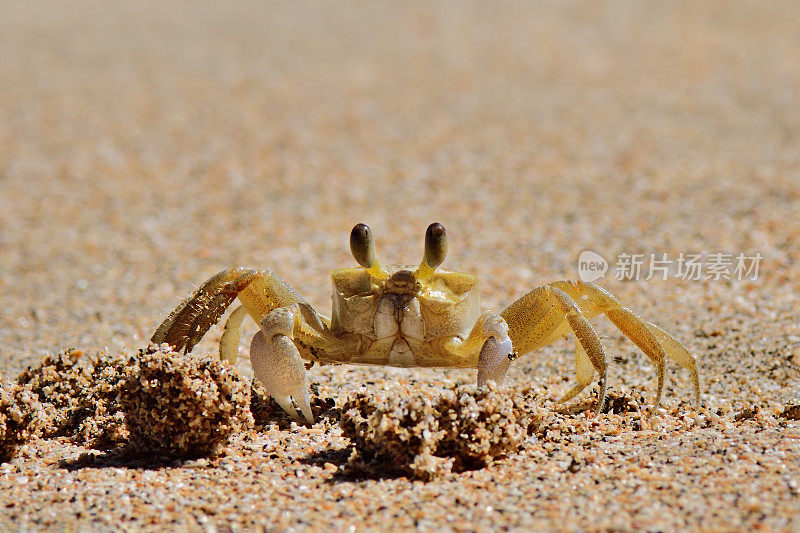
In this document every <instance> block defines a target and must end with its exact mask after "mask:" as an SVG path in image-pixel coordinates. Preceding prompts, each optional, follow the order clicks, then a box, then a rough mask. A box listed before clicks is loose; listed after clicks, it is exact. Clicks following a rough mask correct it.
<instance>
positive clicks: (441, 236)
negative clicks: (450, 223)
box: [414, 222, 447, 280]
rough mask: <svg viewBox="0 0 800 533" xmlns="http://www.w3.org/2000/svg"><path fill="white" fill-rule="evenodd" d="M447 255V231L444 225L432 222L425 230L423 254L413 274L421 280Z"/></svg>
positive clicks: (427, 276)
mask: <svg viewBox="0 0 800 533" xmlns="http://www.w3.org/2000/svg"><path fill="white" fill-rule="evenodd" d="M446 256H447V232H445V230H444V226H442V225H441V224H439V223H438V222H434V223H433V224H431V225H430V226H428V230H427V231H426V232H425V255H424V256H423V258H422V262H421V263H420V265H419V268H418V269H417V271H416V272H415V273H414V275H415V276H416V277H417V278H418V279H421V280H425V279H428V278H430V277H431V276H432V275H433V273H434V271H435V270H436V267H438V266H439V265H441V264H442V263H443V262H444V258H445V257H446Z"/></svg>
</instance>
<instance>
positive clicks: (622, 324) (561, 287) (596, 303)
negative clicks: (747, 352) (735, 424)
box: [501, 281, 700, 412]
mask: <svg viewBox="0 0 800 533" xmlns="http://www.w3.org/2000/svg"><path fill="white" fill-rule="evenodd" d="M541 291H549V292H551V293H555V294H558V293H561V294H564V295H566V296H568V297H569V298H570V299H571V301H572V302H573V303H574V304H576V305H577V306H578V308H579V310H580V312H581V314H582V315H584V317H585V318H586V319H592V318H594V317H596V316H598V315H600V314H605V315H606V316H608V318H609V320H611V322H612V323H613V324H614V325H615V326H617V327H618V328H619V329H620V331H622V333H624V334H625V336H627V337H628V338H630V339H631V340H632V341H633V342H634V344H636V345H637V346H638V347H639V348H640V349H641V350H642V351H643V352H644V353H645V354H646V355H647V356H648V357H649V358H650V359H651V360H652V361H653V362H654V363H655V365H656V368H657V372H658V385H657V391H656V400H655V403H654V406H653V411H652V412H655V410H656V409H657V408H658V405H659V403H660V402H661V395H662V391H663V384H664V360H665V358H666V357H670V358H671V359H673V360H675V361H676V362H677V363H678V364H680V365H681V366H682V367H684V368H686V369H688V370H689V372H690V373H691V375H692V381H693V384H694V390H695V398H696V401H697V402H698V404H699V401H700V381H699V378H698V375H697V366H696V363H695V359H694V357H693V356H692V354H691V353H690V352H689V350H688V349H686V347H685V346H683V344H681V343H680V342H679V341H678V340H677V339H675V338H674V337H672V336H671V335H670V334H668V333H667V332H665V331H664V330H663V329H661V328H660V327H658V326H656V325H655V324H651V323H649V322H647V321H645V320H644V319H642V318H641V317H639V316H638V315H636V314H635V313H633V312H632V311H631V310H630V309H628V308H626V307H623V306H622V305H621V304H620V303H619V301H618V300H617V299H616V298H614V297H613V296H612V295H611V294H609V293H608V292H607V291H605V290H603V289H602V288H600V287H598V286H597V285H595V284H593V283H583V282H580V281H556V282H552V283H548V284H547V285H545V286H543V287H540V288H538V289H535V290H533V291H531V292H530V293H528V294H526V295H525V296H523V297H522V298H520V299H519V300H517V301H516V302H514V303H513V304H511V305H510V306H509V307H508V308H507V309H506V310H505V311H503V312H502V313H501V316H503V318H505V319H506V321H507V322H508V323H509V327H510V336H511V340H512V342H513V343H514V347H515V349H517V350H518V352H519V353H521V354H522V353H527V352H528V351H531V350H534V349H537V348H540V347H542V346H545V345H547V344H550V343H551V342H554V341H555V340H557V339H558V338H560V337H562V336H564V335H565V334H566V333H569V331H568V330H567V328H565V327H564V325H556V326H555V327H552V326H550V325H549V324H550V321H551V319H552V313H553V311H552V309H551V308H549V306H548V304H547V302H546V300H545V299H544V296H543V293H542V292H541ZM555 291H558V292H555ZM598 343H599V341H598ZM581 345H582V347H583V348H584V351H585V352H586V356H587V357H589V359H590V360H591V362H592V363H593V364H594V360H592V351H591V350H589V348H588V347H586V346H585V345H583V343H581ZM577 348H579V347H578V346H576V352H575V358H576V373H577V374H578V385H576V386H575V387H573V388H572V389H571V390H570V391H569V392H568V393H567V394H566V396H565V397H564V398H563V399H562V400H566V399H569V398H572V397H574V396H575V395H576V394H578V392H580V390H582V389H583V386H582V383H584V382H585V383H587V384H588V380H590V379H591V375H589V376H588V377H587V374H588V373H589V369H588V365H587V364H586V360H585V359H584V354H583V352H582V351H581V350H580V349H577ZM595 368H597V366H596V365H595ZM601 375H602V373H601Z"/></svg>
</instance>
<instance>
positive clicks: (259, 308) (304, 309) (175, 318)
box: [151, 267, 327, 356]
mask: <svg viewBox="0 0 800 533" xmlns="http://www.w3.org/2000/svg"><path fill="white" fill-rule="evenodd" d="M237 297H238V298H239V300H240V301H241V302H242V304H243V305H244V307H245V308H246V309H247V312H248V313H249V314H250V316H251V317H253V319H254V320H255V321H256V322H257V323H260V322H261V320H262V319H263V318H264V317H265V316H266V315H267V313H269V312H270V311H271V310H273V309H277V308H279V307H285V306H288V305H292V304H297V305H298V307H299V310H300V313H301V315H302V317H303V319H304V324H303V327H302V334H303V336H304V337H309V338H313V337H319V335H320V334H322V333H323V332H324V331H325V330H326V328H327V326H326V323H327V319H325V318H324V317H321V316H320V315H318V314H317V313H316V312H315V311H314V309H312V308H311V306H310V305H309V304H308V303H307V302H306V301H305V300H304V299H303V297H302V296H300V295H299V294H298V293H297V292H296V291H295V290H294V289H293V288H292V287H291V286H290V285H289V284H288V283H286V282H285V281H283V280H282V279H281V278H280V277H278V276H276V275H275V274H273V273H272V272H269V271H267V270H255V269H252V268H243V267H235V268H231V269H228V270H223V271H222V272H219V273H218V274H216V275H214V276H212V277H211V278H209V279H208V280H207V281H206V282H205V283H203V284H202V285H201V286H200V288H199V289H197V290H196V291H195V292H194V293H192V294H191V295H189V297H188V298H186V299H185V300H183V301H182V302H181V303H180V304H179V305H178V307H176V308H175V310H174V311H173V312H172V313H170V315H169V316H168V317H167V318H166V319H165V320H164V322H162V323H161V325H160V326H159V327H158V329H157V330H156V332H155V333H154V334H153V337H152V339H151V340H152V342H154V343H156V344H161V343H163V342H166V343H167V344H169V345H170V346H172V348H173V349H174V350H176V351H181V350H183V351H184V352H185V353H189V352H191V351H192V348H194V346H195V345H196V344H197V343H198V342H200V339H202V338H203V335H205V333H206V332H207V331H208V330H209V329H210V328H211V326H213V325H214V324H216V323H217V322H218V321H219V319H220V318H221V317H222V315H223V314H224V313H225V310H226V309H227V308H228V306H230V304H231V303H233V301H234V300H235V299H236V298H237ZM242 318H243V317H242ZM229 320H231V319H229ZM233 320H234V322H232V323H231V324H230V326H231V328H230V330H231V331H233V330H234V329H235V330H236V331H237V334H238V327H233V326H234V325H235V324H236V320H238V317H237V318H236V319H233ZM238 326H241V322H239V324H238ZM228 335H229V339H230V342H229V343H226V344H227V345H232V344H233V338H234V337H233V333H230V334H228ZM228 350H229V348H226V352H225V353H226V354H227V355H228V356H229V355H230V351H228Z"/></svg>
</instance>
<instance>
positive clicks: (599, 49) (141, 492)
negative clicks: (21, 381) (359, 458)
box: [0, 1, 800, 531]
mask: <svg viewBox="0 0 800 533" xmlns="http://www.w3.org/2000/svg"><path fill="white" fill-rule="evenodd" d="M798 8H800V6H798V4H797V3H795V2H787V3H775V4H765V3H757V2H745V3H736V4H729V3H724V2H703V3H699V4H698V3H692V2H685V3H675V4H673V3H670V4H669V5H662V4H660V3H655V2H646V3H635V4H629V3H602V4H598V3H593V2H574V3H560V2H550V3H537V4H529V3H523V2H519V3H504V4H502V5H494V4H493V5H491V6H490V5H488V4H481V3H472V2H466V3H457V4H456V3H453V4H437V5H436V6H428V5H427V3H403V4H389V3H366V2H363V3H359V2H345V3H337V4H330V5H314V6H309V5H305V4H290V3H270V4H269V5H266V4H265V5H257V4H235V5H231V4H217V3H212V2H170V3H167V4H164V3H160V2H133V3H126V4H125V5H117V4H108V3H105V2H96V1H80V2H75V3H70V4H69V5H67V4H64V3H58V2H49V1H47V2H36V3H25V2H6V3H4V5H3V7H2V13H3V15H2V16H0V57H2V58H3V60H2V67H1V68H0V294H1V295H2V296H0V302H1V303H2V305H0V371H1V372H2V373H3V374H5V376H6V377H7V378H13V377H15V376H16V375H17V374H18V373H19V372H21V371H22V370H23V369H24V368H25V367H27V366H28V365H32V364H35V363H37V362H38V361H39V360H40V359H41V358H42V356H43V355H44V354H45V353H55V352H58V351H60V350H63V349H66V348H70V347H75V348H79V349H81V350H84V351H85V352H87V353H89V354H91V353H94V352H96V351H100V350H105V351H107V352H108V353H122V352H127V353H133V352H135V351H136V350H137V349H139V348H143V347H145V346H146V345H147V341H148V339H149V337H150V335H151V334H152V333H153V331H154V330H155V328H156V327H157V326H158V324H159V323H160V322H161V320H163V318H164V317H165V316H166V314H167V313H168V312H169V311H170V310H171V309H172V308H173V307H174V306H175V305H177V304H178V302H179V300H180V298H183V297H184V296H186V294H188V293H189V292H190V291H191V290H192V289H193V287H194V286H195V285H197V284H199V283H201V282H202V281H204V280H205V279H206V278H208V277H209V276H211V275H212V274H214V273H216V272H218V271H219V270H222V269H223V268H227V267H230V266H234V265H247V266H255V267H260V268H268V269H270V270H273V271H274V272H276V273H278V274H279V275H281V276H282V277H283V278H284V279H285V280H286V281H287V282H289V283H290V284H291V285H292V286H294V287H295V288H296V289H297V290H298V291H299V292H301V293H302V294H303V295H304V296H306V297H307V298H308V300H309V301H310V302H311V304H312V305H313V306H314V307H315V308H316V309H317V310H318V311H320V312H322V313H325V314H327V313H328V312H329V309H330V298H329V294H330V279H329V276H328V270H329V269H331V268H337V267H342V266H355V262H354V260H353V259H352V257H351V256H350V253H349V250H348V235H349V232H350V229H351V228H352V226H353V225H354V224H355V223H357V222H364V223H367V224H369V225H370V226H371V227H372V229H373V232H374V234H375V238H376V242H377V251H378V254H379V256H380V257H381V259H382V261H383V262H385V263H402V264H415V263H418V261H419V260H420V259H421V257H422V242H423V236H424V232H425V228H426V227H427V225H428V224H429V223H431V222H434V221H438V222H441V223H442V224H444V225H445V227H446V228H447V230H448V234H449V238H450V254H449V256H448V258H447V260H446V262H445V264H444V266H446V267H447V268H451V269H458V270H464V271H469V272H473V273H475V274H477V275H478V276H479V278H480V280H481V294H482V301H483V305H484V307H485V308H487V309H494V310H498V311H499V310H502V309H503V308H504V307H505V306H506V305H508V304H510V303H511V302H513V301H514V300H515V299H516V298H518V297H519V296H522V295H523V294H525V293H526V292H528V291H529V290H531V289H533V288H534V287H537V286H539V285H541V284H543V283H546V282H548V281H551V280H557V279H571V278H576V277H577V275H578V257H579V255H580V254H581V252H583V251H585V250H592V251H594V252H597V253H598V254H600V255H602V256H603V257H604V258H606V259H607V260H608V262H609V271H608V272H607V274H606V276H605V277H604V278H602V279H600V280H598V283H599V284H601V285H602V286H603V287H605V288H607V289H608V290H609V291H611V292H612V293H613V294H615V295H616V296H617V297H618V298H619V299H620V301H622V302H623V303H624V304H626V305H628V306H629V307H631V308H632V309H634V310H635V311H636V312H638V313H639V314H641V315H642V316H644V317H646V318H647V319H648V320H651V321H653V322H655V323H657V324H659V325H660V326H662V327H663V328H664V329H666V330H667V331H669V332H671V333H672V334H674V335H675V336H676V337H677V338H679V339H681V341H683V342H684V343H685V344H686V345H687V346H688V347H689V348H690V349H691V351H692V352H693V353H694V354H695V355H696V357H697V362H698V368H699V371H700V378H701V382H702V395H703V398H702V404H703V407H702V408H701V409H699V410H697V409H695V408H694V407H693V392H692V387H691V384H690V380H689V376H688V373H687V372H686V371H685V370H682V369H680V368H679V367H678V366H677V365H676V364H674V363H669V364H668V366H667V383H666V387H665V396H664V401H663V402H662V410H661V411H660V413H659V414H658V415H656V416H655V417H654V418H652V419H649V420H647V419H646V418H644V417H643V416H639V415H624V414H623V415H610V414H608V415H601V416H600V417H598V419H596V420H594V419H591V418H590V417H589V416H590V414H589V413H588V412H587V413H583V412H581V413H578V414H576V415H574V416H570V417H562V419H561V420H562V421H561V422H560V424H561V425H560V426H559V427H558V428H557V429H554V430H553V432H551V433H550V434H549V435H547V436H546V438H540V437H541V436H540V437H537V436H535V435H534V436H532V437H531V438H529V439H528V440H527V441H526V442H525V444H524V446H523V447H522V449H521V451H520V452H519V453H514V454H511V455H510V456H509V457H507V458H504V459H501V460H499V461H498V462H497V463H496V464H494V465H492V466H490V467H488V468H485V469H481V470H475V471H467V472H464V473H452V474H447V475H445V476H443V477H441V478H439V479H436V480H433V481H430V482H423V481H418V480H417V481H413V480H409V479H407V478H405V477H392V476H380V475H376V476H361V477H358V476H356V477H353V476H349V477H348V476H346V475H344V474H343V468H344V465H345V463H346V462H347V458H348V456H349V455H350V451H351V444H350V442H349V440H348V439H347V438H345V437H344V436H343V435H342V432H341V429H340V428H339V426H338V424H337V423H336V421H335V420H333V419H330V418H327V419H323V420H322V421H321V422H319V423H318V424H316V425H314V426H308V427H306V426H298V425H287V424H283V425H278V424H268V425H267V426H265V427H257V428H255V429H250V430H247V431H245V432H243V433H242V434H241V435H239V436H237V437H235V438H234V440H233V442H232V443H231V445H230V446H229V447H228V449H227V450H226V451H225V452H223V453H222V454H221V455H219V456H216V457H211V458H203V459H195V460H191V461H175V462H171V463H167V464H163V463H162V464H154V463H148V462H147V461H146V460H136V461H134V460H122V459H120V458H118V457H116V456H114V455H113V454H109V453H107V452H103V451H95V450H89V449H87V448H83V447H81V446H78V445H75V444H73V443H70V442H68V441H67V440H66V439H63V438H62V439H56V440H34V441H32V442H30V443H29V444H27V445H25V446H23V448H22V449H21V450H20V453H19V455H18V456H17V457H16V458H14V459H12V460H11V461H10V462H8V463H5V464H2V465H0V529H4V530H5V529H9V530H10V529H24V530H38V529H49V528H53V527H58V528H60V529H69V530H72V529H82V530H117V529H119V528H126V529H151V530H159V531H161V530H164V528H165V527H166V528H171V529H181V530H183V529H208V530H212V531H213V530H224V531H227V530H250V529H257V528H265V529H270V530H272V529H274V530H290V531H299V530H306V529H314V530H321V531H333V530H338V531H344V530H349V531H352V530H380V529H405V528H409V527H418V528H421V529H442V530H448V529H454V530H473V529H475V530H483V531H495V530H504V529H530V528H537V529H549V530H607V529H616V530H632V529H641V530H687V529H689V530H717V531H729V530H742V531H745V530H747V531H749V530H753V529H756V528H762V529H767V530H787V531H798V530H800V422H798V421H797V420H791V419H790V418H787V417H782V416H781V413H784V412H785V411H786V410H787V409H788V408H790V407H791V406H792V405H797V404H799V403H800V305H798V296H799V295H800V227H799V226H798V218H797V216H798V212H800V149H798V147H799V146H800V105H798V100H797V98H798V87H800V39H798V34H797V32H796V18H797V12H798ZM625 254H629V255H633V254H644V256H643V257H644V258H645V268H644V269H643V272H642V276H641V277H640V278H641V279H639V280H621V279H616V276H615V273H618V272H619V269H617V268H616V267H617V266H618V264H619V263H620V261H621V259H620V258H624V257H625ZM650 254H656V256H657V258H661V257H662V254H666V255H667V259H669V260H670V261H672V270H669V271H668V272H667V279H666V280H664V279H661V276H660V275H656V276H653V278H652V279H649V280H648V279H646V278H647V277H648V276H647V275H646V272H647V265H648V262H649V258H650ZM681 254H683V255H684V257H685V256H686V255H687V254H700V255H701V262H702V265H703V267H704V269H705V270H704V272H703V276H702V277H703V278H704V279H700V280H694V279H684V278H685V277H686V276H680V275H679V272H678V271H677V270H675V268H676V266H677V263H676V262H675V260H677V259H678V258H679V257H681ZM715 254H731V256H732V257H733V258H735V257H736V256H738V255H739V254H743V255H744V256H746V257H752V256H756V254H760V257H761V261H760V263H759V271H758V276H757V279H748V280H736V279H733V278H735V276H734V275H733V274H734V272H733V267H731V268H730V272H729V273H728V275H725V273H724V272H723V273H722V274H718V275H716V276H715V275H713V271H711V270H709V269H710V268H712V267H711V266H710V265H711V264H712V263H714V261H715V260H714V257H715ZM723 259H725V258H724V257H723ZM716 263H717V264H719V263H720V261H716ZM706 274H708V275H709V276H710V277H709V279H705V277H706ZM715 277H717V278H719V279H714V278H715ZM595 323H596V324H597V329H598V332H599V333H600V335H601V337H602V339H603V341H604V344H605V347H606V351H607V354H608V359H609V365H610V370H609V372H610V378H609V386H610V387H611V388H612V389H613V390H615V391H618V392H630V393H632V394H635V395H643V397H644V398H645V400H646V402H647V403H648V404H649V403H650V402H652V399H653V396H654V392H655V376H656V373H655V368H654V367H653V365H652V364H651V363H650V362H649V360H648V359H647V357H645V356H644V354H642V353H641V352H639V351H638V349H637V348H636V347H635V346H634V345H633V343H632V342H630V341H628V340H627V339H625V338H624V337H623V336H622V335H621V333H619V331H618V330H616V329H615V328H614V327H613V326H611V325H610V324H609V323H608V321H607V320H605V319H603V318H600V319H598V320H596V321H595ZM255 331H256V329H255V326H254V325H253V324H249V325H248V326H247V327H246V328H245V335H243V339H245V342H243V347H242V355H243V356H245V355H246V352H247V346H248V345H249V344H248V343H249V338H250V336H251V335H252V334H253V333H254V332H255ZM220 334H221V331H220V328H219V327H216V328H215V329H213V330H212V331H211V332H210V333H209V334H208V335H207V336H206V337H205V339H204V340H203V342H201V344H200V345H198V346H197V347H196V348H195V351H196V352H198V353H212V352H214V351H215V350H216V345H217V343H218V340H219V336H220ZM239 367H240V370H241V372H242V373H243V374H245V375H250V374H249V373H250V372H251V371H250V369H249V364H248V363H247V361H246V360H244V357H243V360H242V361H241V362H240V363H239ZM309 375H310V379H311V381H312V382H315V383H317V384H318V387H319V390H320V393H321V394H324V395H325V396H327V397H331V398H333V399H334V400H335V401H336V405H337V406H339V407H341V405H342V404H344V402H345V401H346V400H347V399H348V398H349V397H351V396H352V395H353V394H355V393H356V392H357V391H362V392H370V391H371V392H373V393H374V394H375V395H378V396H381V395H382V396H392V395H394V396H397V395H399V396H409V395H427V396H430V397H431V398H435V397H437V396H438V395H440V394H441V392H442V391H443V390H445V389H449V388H452V387H453V386H455V385H457V384H468V383H471V382H472V381H473V380H474V371H467V370H407V369H390V368H367V367H347V366H342V367H332V366H324V367H321V368H320V367H315V368H312V369H311V370H310V372H309ZM574 379H575V378H574V363H573V344H572V342H571V341H563V340H562V341H559V342H556V343H555V344H553V345H551V346H549V347H546V348H544V349H542V350H540V351H538V352H536V353H533V354H529V355H527V356H525V357H523V358H520V359H519V360H517V361H516V362H514V364H513V365H512V369H511V370H510V372H509V375H508V378H507V380H506V385H507V387H508V389H509V391H510V392H509V394H512V393H513V391H515V390H517V391H518V390H522V389H524V388H526V387H532V388H533V389H535V390H536V391H538V394H540V395H541V397H542V398H543V400H542V402H543V409H548V410H553V409H556V407H555V406H554V404H553V400H554V399H556V398H558V397H559V396H560V395H561V394H563V393H564V392H565V391H566V390H568V389H569V387H570V386H571V385H572V384H573V383H574ZM588 395H589V393H587V392H585V393H584V394H583V395H582V396H581V397H580V399H579V400H576V402H577V403H580V400H585V399H586V398H588ZM631 416H639V420H644V422H643V423H640V424H639V425H638V426H637V428H633V427H632V426H631V424H630V417H631ZM626 417H628V418H626Z"/></svg>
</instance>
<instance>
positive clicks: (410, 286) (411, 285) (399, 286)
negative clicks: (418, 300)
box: [383, 270, 422, 296]
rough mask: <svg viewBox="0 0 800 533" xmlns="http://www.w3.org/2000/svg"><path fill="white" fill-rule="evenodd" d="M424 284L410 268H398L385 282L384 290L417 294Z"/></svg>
mask: <svg viewBox="0 0 800 533" xmlns="http://www.w3.org/2000/svg"><path fill="white" fill-rule="evenodd" d="M421 289H422V284H421V283H420V282H419V281H418V280H417V278H416V277H415V276H414V273H413V272H411V271H410V270H398V271H397V272H395V273H394V274H392V276H391V277H390V278H389V279H387V280H386V281H385V282H384V284H383V292H387V293H395V294H409V295H412V296H416V295H417V294H419V291H420V290H421Z"/></svg>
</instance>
